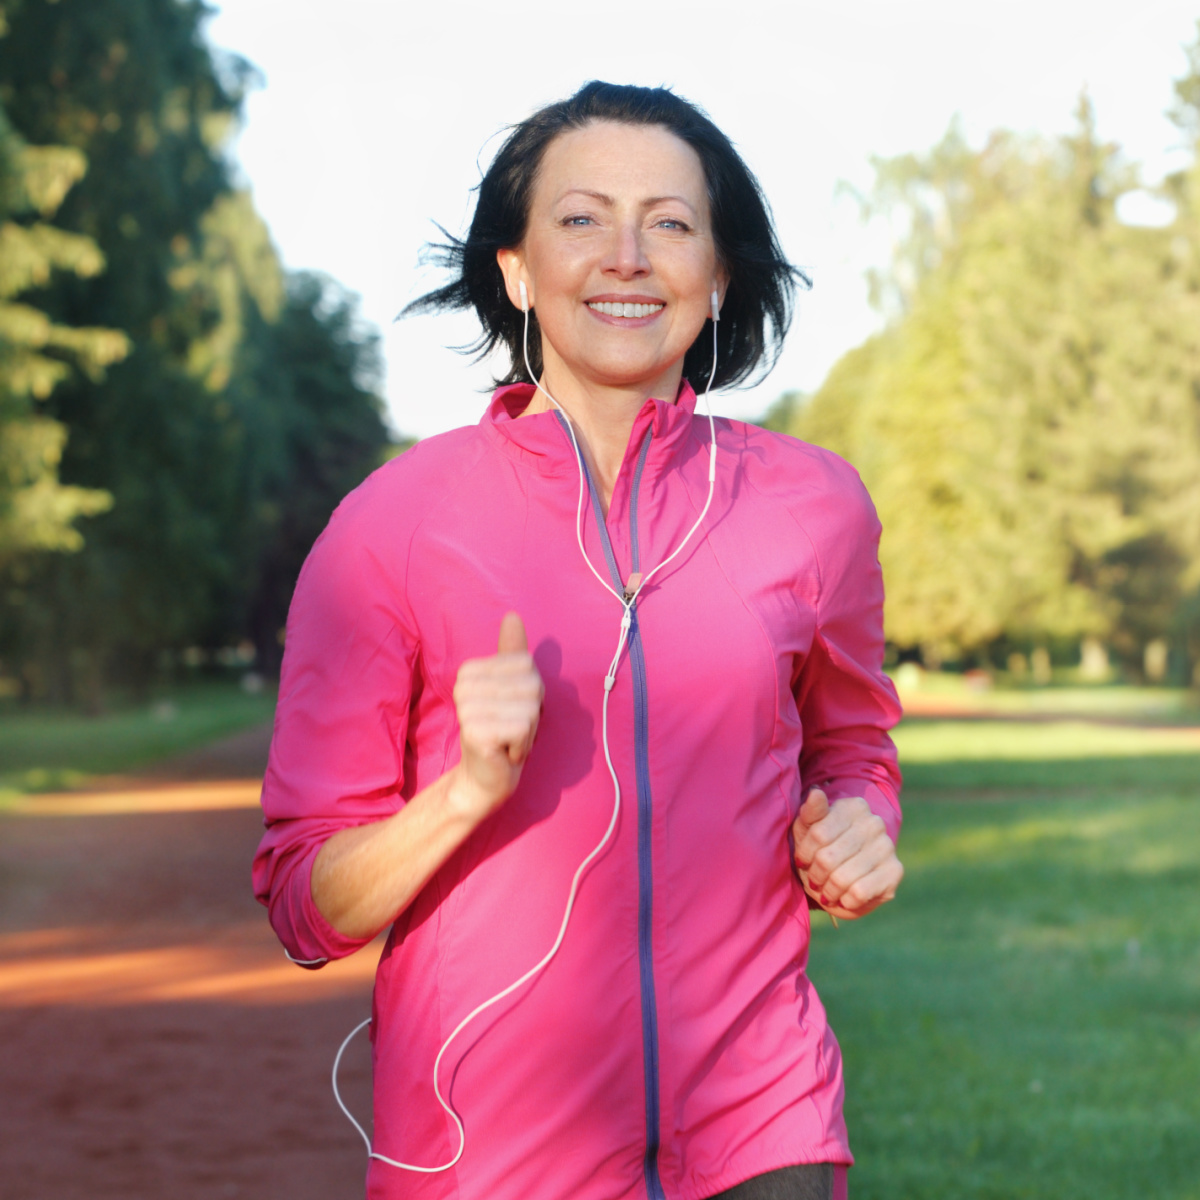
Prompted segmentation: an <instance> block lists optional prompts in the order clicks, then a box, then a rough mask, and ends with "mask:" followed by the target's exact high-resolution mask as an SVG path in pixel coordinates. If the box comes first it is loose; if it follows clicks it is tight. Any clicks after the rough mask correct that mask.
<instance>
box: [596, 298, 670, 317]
mask: <svg viewBox="0 0 1200 1200" xmlns="http://www.w3.org/2000/svg"><path fill="white" fill-rule="evenodd" d="M664 307H665V305H662V304H616V303H610V302H609V301H607V300H605V301H602V302H600V303H593V304H589V305H588V308H591V309H594V310H595V311H596V312H602V313H603V314H604V315H605V316H606V317H630V318H636V317H648V316H650V315H651V314H652V313H656V312H661V311H662V309H663V308H664Z"/></svg>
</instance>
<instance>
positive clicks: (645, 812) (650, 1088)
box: [559, 417, 666, 1200]
mask: <svg viewBox="0 0 1200 1200" xmlns="http://www.w3.org/2000/svg"><path fill="white" fill-rule="evenodd" d="M559 420H560V421H561V420H562V418H561V417H559ZM651 438H652V434H651V433H650V432H649V431H647V434H646V439H645V441H644V442H643V443H642V449H641V452H640V453H639V454H638V460H637V467H636V468H635V470H634V474H633V488H632V492H631V495H630V501H629V533H630V537H629V542H630V551H631V558H632V561H633V570H634V571H635V572H636V571H640V570H641V562H640V553H639V549H638V522H637V504H638V493H639V492H640V490H641V483H642V470H643V468H644V467H645V466H646V458H647V455H648V454H649V451H650V441H651ZM584 473H585V475H586V477H587V483H588V491H589V493H590V494H591V497H592V511H593V512H594V514H595V517H596V526H597V528H598V529H599V530H600V541H601V544H602V545H603V547H604V558H605V560H606V561H607V563H608V571H609V575H610V576H611V577H612V582H613V587H614V588H615V589H616V591H617V593H618V594H620V593H622V592H623V591H624V590H625V583H624V581H623V580H622V579H621V573H620V571H619V570H618V569H617V560H616V558H615V557H614V555H613V551H612V543H611V542H610V541H609V540H608V527H607V525H606V524H605V521H604V513H603V511H602V510H601V508H600V497H599V496H598V495H597V493H596V488H595V486H594V485H593V483H592V478H591V473H590V472H589V471H588V470H587V468H586V465H585V467H584ZM631 615H632V617H633V620H632V623H631V625H630V627H629V639H628V642H627V643H626V645H627V647H628V652H629V667H630V673H631V674H632V676H633V761H634V768H635V775H636V778H637V797H638V972H639V978H640V981H641V989H642V1061H643V1063H644V1064H645V1084H646V1153H645V1156H644V1158H643V1160H642V1172H643V1175H644V1177H645V1181H646V1195H647V1198H648V1200H666V1196H665V1193H664V1192H663V1186H662V1180H661V1179H660V1178H659V1174H658V1145H659V1126H658V1073H659V1072H658V1009H657V1007H656V1004H655V994H654V944H653V931H654V861H653V854H652V847H651V834H652V822H653V815H654V804H653V798H652V796H651V792H650V720H649V712H648V704H647V693H646V657H645V653H644V650H643V646H642V635H641V632H640V629H639V627H638V619H637V606H636V605H635V606H634V609H633V612H632V614H631Z"/></svg>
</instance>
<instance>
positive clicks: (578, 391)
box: [522, 362, 683, 513]
mask: <svg viewBox="0 0 1200 1200" xmlns="http://www.w3.org/2000/svg"><path fill="white" fill-rule="evenodd" d="M682 378H683V363H682V362H678V363H675V364H674V365H673V366H672V367H670V368H669V369H668V370H666V371H664V372H663V373H662V374H661V375H660V376H658V377H657V378H655V379H653V380H650V381H649V382H641V383H638V384H631V385H629V386H609V385H605V384H597V383H593V382H589V381H587V380H581V379H579V378H578V376H576V375H575V374H574V373H573V372H572V371H571V370H570V369H569V368H567V367H566V366H565V365H564V364H561V363H558V362H547V364H546V369H545V371H544V372H543V373H542V378H541V380H540V384H541V386H540V387H539V388H538V390H537V391H536V392H535V393H534V395H533V399H532V400H531V401H530V403H529V407H528V408H527V409H526V410H525V412H524V413H522V416H532V415H533V414H534V413H540V412H548V411H550V410H551V409H553V408H554V405H553V404H552V403H551V401H550V400H549V399H548V397H547V396H546V392H549V393H550V395H551V396H553V397H554V399H555V400H557V401H558V403H559V405H560V407H561V408H562V409H563V411H564V412H565V413H566V415H567V418H568V419H569V420H570V422H571V424H572V425H573V426H574V428H575V436H576V437H577V438H578V440H579V449H580V452H581V453H582V454H583V458H584V461H585V462H586V463H587V468H588V472H589V473H590V474H591V477H592V482H593V483H594V484H595V486H596V488H597V490H598V492H599V494H600V499H601V502H602V503H603V505H604V511H605V513H607V512H608V505H609V501H610V500H611V499H612V494H613V489H614V488H615V487H616V483H617V476H618V474H619V473H620V470H621V463H622V462H624V461H625V451H626V449H627V448H628V446H629V438H630V435H631V434H632V432H633V423H634V421H635V420H636V419H637V415H638V413H639V412H641V410H642V406H643V405H644V404H645V403H646V401H647V400H648V399H650V397H651V396H654V397H657V398H658V399H659V400H667V401H669V402H670V403H674V401H675V397H676V395H677V394H678V392H679V384H680V381H681V380H682ZM543 388H544V389H545V390H544V391H543V390H542V389H543Z"/></svg>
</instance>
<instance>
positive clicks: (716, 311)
mask: <svg viewBox="0 0 1200 1200" xmlns="http://www.w3.org/2000/svg"><path fill="white" fill-rule="evenodd" d="M709 299H710V300H711V301H712V319H713V320H714V321H719V320H720V319H721V297H720V296H718V295H717V289H716V288H713V290H712V295H711V296H709Z"/></svg>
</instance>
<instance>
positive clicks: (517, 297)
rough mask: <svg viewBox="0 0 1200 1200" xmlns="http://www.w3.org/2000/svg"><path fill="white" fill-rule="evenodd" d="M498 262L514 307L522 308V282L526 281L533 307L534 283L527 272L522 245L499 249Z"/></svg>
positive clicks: (505, 287) (497, 253)
mask: <svg viewBox="0 0 1200 1200" xmlns="http://www.w3.org/2000/svg"><path fill="white" fill-rule="evenodd" d="M496 263H497V265H498V266H499V268H500V274H501V275H503V276H504V290H505V291H506V292H507V293H508V298H509V300H510V301H511V303H512V305H513V307H514V308H515V309H517V311H518V312H519V311H520V310H521V284H522V283H524V284H525V288H526V290H527V291H528V293H529V307H530V308H532V307H533V284H532V283H530V281H529V277H528V276H527V275H526V274H525V258H524V255H522V253H521V250H520V247H516V248H506V249H503V250H497V251H496Z"/></svg>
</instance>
